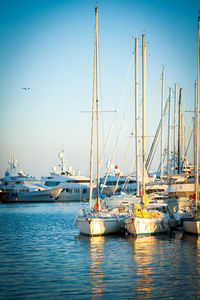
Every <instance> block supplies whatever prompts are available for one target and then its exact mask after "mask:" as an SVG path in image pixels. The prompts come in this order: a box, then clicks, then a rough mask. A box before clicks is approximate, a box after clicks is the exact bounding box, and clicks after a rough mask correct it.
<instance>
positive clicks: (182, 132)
mask: <svg viewBox="0 0 200 300" xmlns="http://www.w3.org/2000/svg"><path fill="white" fill-rule="evenodd" d="M183 161H184V124H183V113H181V165H182V166H183Z"/></svg>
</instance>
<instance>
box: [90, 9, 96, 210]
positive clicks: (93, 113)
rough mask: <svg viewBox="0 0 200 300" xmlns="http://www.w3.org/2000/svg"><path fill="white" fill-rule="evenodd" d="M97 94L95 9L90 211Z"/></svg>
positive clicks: (91, 189)
mask: <svg viewBox="0 0 200 300" xmlns="http://www.w3.org/2000/svg"><path fill="white" fill-rule="evenodd" d="M95 94H96V8H95V41H94V71H93V96H92V127H91V149H90V209H91V208H92V191H93V160H94V119H95V118H94V116H95Z"/></svg>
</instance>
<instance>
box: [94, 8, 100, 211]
mask: <svg viewBox="0 0 200 300" xmlns="http://www.w3.org/2000/svg"><path fill="white" fill-rule="evenodd" d="M95 25H96V26H95V33H96V121H97V202H98V207H100V203H99V202H100V199H99V182H100V171H99V78H98V68H99V64H98V59H99V58H98V8H97V7H95Z"/></svg>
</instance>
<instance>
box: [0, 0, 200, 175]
mask: <svg viewBox="0 0 200 300" xmlns="http://www.w3.org/2000/svg"><path fill="white" fill-rule="evenodd" d="M94 7H95V1H92V0H84V1H78V0H73V1H67V0H65V1H64V0H1V1H0V69H1V72H0V144H1V148H0V176H3V174H4V171H5V169H7V168H8V162H7V161H8V159H9V158H10V156H11V154H15V155H16V158H17V159H18V162H19V164H20V166H21V167H22V169H23V170H24V171H25V172H26V173H29V174H31V175H34V176H37V177H40V176H42V175H47V174H48V172H49V171H50V170H51V168H52V167H53V166H54V165H58V163H59V160H58V153H59V152H60V151H61V149H64V152H65V156H66V158H67V164H68V166H72V167H73V168H74V169H75V170H76V171H77V170H81V172H82V173H84V174H87V175H88V174H89V151H90V126H91V113H90V112H88V113H86V112H85V113H83V112H82V111H90V110H91V102H92V76H93V51H94V50H93V48H94V20H95V19H94ZM98 7H99V48H100V49H99V53H100V63H99V65H100V82H99V84H100V103H101V110H104V111H114V110H115V108H116V104H117V101H118V98H119V96H120V93H121V89H122V86H123V82H124V79H125V76H126V73H127V70H128V66H129V63H130V60H131V56H132V53H133V51H134V39H135V37H139V52H140V56H141V36H142V34H143V33H144V34H145V39H146V45H147V107H146V111H147V116H148V112H149V118H148V120H147V124H146V125H147V135H148V136H149V137H148V138H147V147H149V145H150V143H151V141H152V136H153V135H154V134H155V131H156V128H157V125H158V122H159V119H160V102H161V101H160V98H161V97H160V89H161V85H160V86H159V92H158V95H157V97H156V99H155V101H154V100H153V99H154V94H155V92H156V87H157V86H158V82H159V79H160V75H161V72H162V67H163V66H165V68H166V74H165V77H166V81H165V98H167V96H168V93H169V87H173V88H174V84H175V83H177V84H178V88H180V87H182V88H183V90H182V101H183V112H185V110H191V109H193V101H194V100H193V98H194V82H195V80H196V77H197V67H196V63H197V36H198V34H197V33H198V28H197V27H198V11H199V9H200V1H199V0H198V1H197V0H190V1H189V0H173V1H172V0H167V1H162V0H135V1H134V0H131V1H128V0H115V1H112V0H101V1H100V0H99V1H98ZM140 69H141V64H140ZM133 70H134V64H133V65H132V71H131V72H130V76H129V80H128V81H127V85H126V89H125V92H124V95H123V98H122V102H121V106H120V108H119V113H118V116H117V118H116V123H115V125H114V131H113V134H112V137H111V140H110V144H109V148H108V151H107V152H106V156H105V161H104V164H103V169H102V172H104V169H105V162H106V160H108V159H110V158H111V154H112V150H113V147H114V144H115V142H116V139H117V130H118V128H119V126H120V124H121V120H122V118H123V113H124V111H125V107H126V104H127V102H128V97H129V96H128V95H129V93H130V91H131V85H132V84H133V82H134V72H133ZM140 73H141V72H140ZM140 75H141V74H140ZM140 77H141V76H140ZM140 83H141V82H140ZM22 87H29V88H30V89H29V90H24V89H22ZM133 95H134V90H133ZM139 96H140V99H141V84H140V91H139ZM172 115H173V113H172ZM112 117H113V113H112V112H106V113H101V114H100V119H101V125H100V130H101V146H102V145H103V143H104V142H105V139H106V136H107V133H108V130H109V126H110V123H111V119H112ZM184 119H185V124H186V126H187V128H189V129H191V122H192V115H191V113H184ZM132 131H134V97H132V98H131V103H130V106H129V108H128V114H127V116H126V123H125V126H124V129H123V133H122V135H121V138H120V141H119V146H118V148H117V152H116V155H115V158H114V162H113V163H114V164H116V163H117V164H118V165H119V167H120V165H121V163H122V160H123V157H124V153H125V151H126V147H127V144H128V142H129V136H130V133H131V132H132ZM130 147H131V148H130V149H129V152H128V159H127V161H126V163H125V165H124V168H123V169H124V172H126V171H128V170H129V166H130V165H131V163H132V160H133V158H134V140H133V139H132V140H131V146H130ZM147 152H148V149H147ZM190 158H191V157H190ZM158 163H159V155H157V161H156V162H155V164H154V165H155V169H156V168H157V166H158Z"/></svg>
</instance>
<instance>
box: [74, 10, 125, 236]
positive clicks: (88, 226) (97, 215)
mask: <svg viewBox="0 0 200 300" xmlns="http://www.w3.org/2000/svg"><path fill="white" fill-rule="evenodd" d="M98 93H99V92H98V8H97V7H95V46H94V78H93V101H92V129H91V152H90V199H89V203H90V211H89V212H88V213H86V211H85V210H82V209H81V210H80V211H79V213H78V215H77V217H76V219H75V222H74V225H75V226H76V225H78V229H79V231H80V233H81V234H86V235H89V236H98V235H108V234H114V233H117V232H120V230H121V226H122V223H123V221H124V213H123V212H119V210H118V209H114V210H111V211H107V210H103V209H102V206H101V199H100V191H99V185H100V172H99V116H98V113H99V95H98ZM95 100H96V127H97V199H96V201H95V204H94V207H92V206H93V202H92V191H93V153H94V119H95V118H94V117H95V110H94V109H95Z"/></svg>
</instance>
